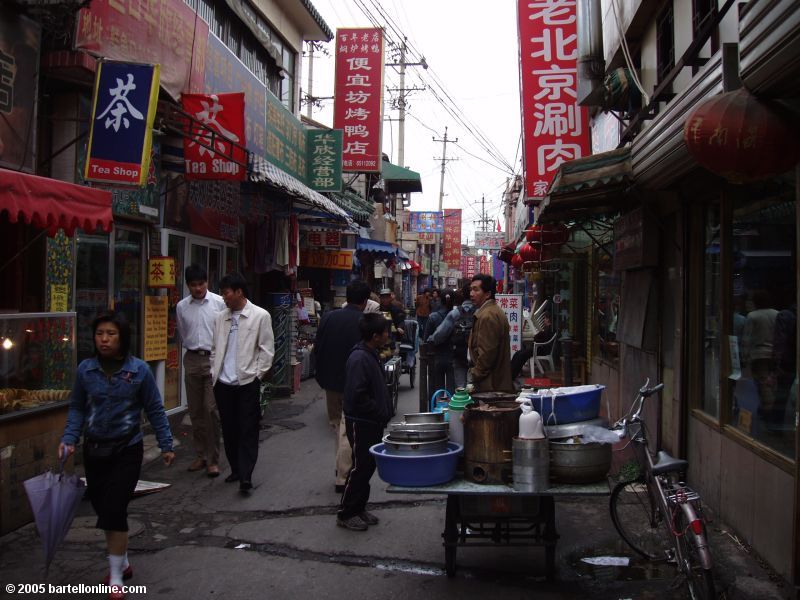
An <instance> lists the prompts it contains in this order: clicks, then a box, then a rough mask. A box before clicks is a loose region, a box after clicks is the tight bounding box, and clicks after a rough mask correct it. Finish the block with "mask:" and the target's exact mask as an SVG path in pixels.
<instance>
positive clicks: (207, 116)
mask: <svg viewBox="0 0 800 600" xmlns="http://www.w3.org/2000/svg"><path fill="white" fill-rule="evenodd" d="M181 106H182V108H183V110H184V111H185V112H186V113H188V114H189V115H191V117H192V118H193V119H195V120H194V121H192V122H191V123H190V124H189V127H188V129H189V130H188V131H187V132H186V135H184V137H183V162H184V165H185V168H186V179H227V180H230V181H244V180H245V177H246V175H247V169H246V168H245V165H246V164H247V156H246V155H245V150H244V146H245V144H246V140H245V139H244V138H245V133H244V131H245V129H244V92H237V93H231V94H183V95H182V96H181ZM231 142H233V143H231ZM234 144H235V145H234Z"/></svg>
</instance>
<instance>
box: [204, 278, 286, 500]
mask: <svg viewBox="0 0 800 600" xmlns="http://www.w3.org/2000/svg"><path fill="white" fill-rule="evenodd" d="M219 288H220V293H221V294H222V299H223V300H224V302H225V305H226V306H227V310H225V311H223V312H221V313H219V314H218V315H217V321H216V323H215V326H214V345H213V347H212V350H211V378H212V381H213V384H214V396H215V397H216V399H217V406H218V407H219V416H220V419H221V421H222V439H223V440H224V441H225V456H226V457H227V458H228V463H230V465H231V474H230V475H228V476H227V477H226V478H225V481H226V482H227V483H232V482H234V481H238V482H239V490H240V491H242V492H247V491H248V490H250V489H252V487H253V483H252V477H253V469H254V468H255V465H256V460H258V431H259V423H260V421H261V404H260V402H259V395H260V393H261V381H262V380H264V379H266V377H267V372H268V371H269V370H270V368H271V367H272V358H273V356H275V336H274V334H273V332H272V318H271V317H270V315H269V313H268V312H267V311H266V310H264V309H263V308H261V307H258V306H256V305H255V304H253V303H252V302H250V301H249V300H248V299H247V296H248V291H247V282H246V281H245V279H244V277H243V276H242V275H241V274H240V273H229V274H228V275H226V276H225V277H223V278H222V281H220V282H219Z"/></svg>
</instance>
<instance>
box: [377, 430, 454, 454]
mask: <svg viewBox="0 0 800 600" xmlns="http://www.w3.org/2000/svg"><path fill="white" fill-rule="evenodd" d="M382 441H383V446H384V449H385V451H386V454H415V455H416V454H419V455H430V454H440V453H442V452H447V442H448V439H447V436H445V437H443V438H440V439H438V440H430V441H427V442H398V441H395V440H392V439H389V435H388V434H387V435H385V436H383V440H382Z"/></svg>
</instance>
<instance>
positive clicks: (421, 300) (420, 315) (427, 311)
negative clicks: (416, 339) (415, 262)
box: [414, 288, 431, 337]
mask: <svg viewBox="0 0 800 600" xmlns="http://www.w3.org/2000/svg"><path fill="white" fill-rule="evenodd" d="M414 306H415V307H416V316H417V325H418V331H419V336H420V337H422V336H423V335H424V334H425V324H426V323H427V322H428V317H430V316H431V289H430V288H425V289H424V290H422V292H421V293H420V294H417V298H416V300H414Z"/></svg>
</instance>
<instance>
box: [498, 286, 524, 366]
mask: <svg viewBox="0 0 800 600" xmlns="http://www.w3.org/2000/svg"><path fill="white" fill-rule="evenodd" d="M494 299H495V302H497V306H499V307H500V309H501V310H502V311H503V312H504V313H506V318H507V319H508V329H509V338H510V339H511V355H512V356H513V355H514V352H516V351H517V350H521V349H522V294H495V297H494Z"/></svg>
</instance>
